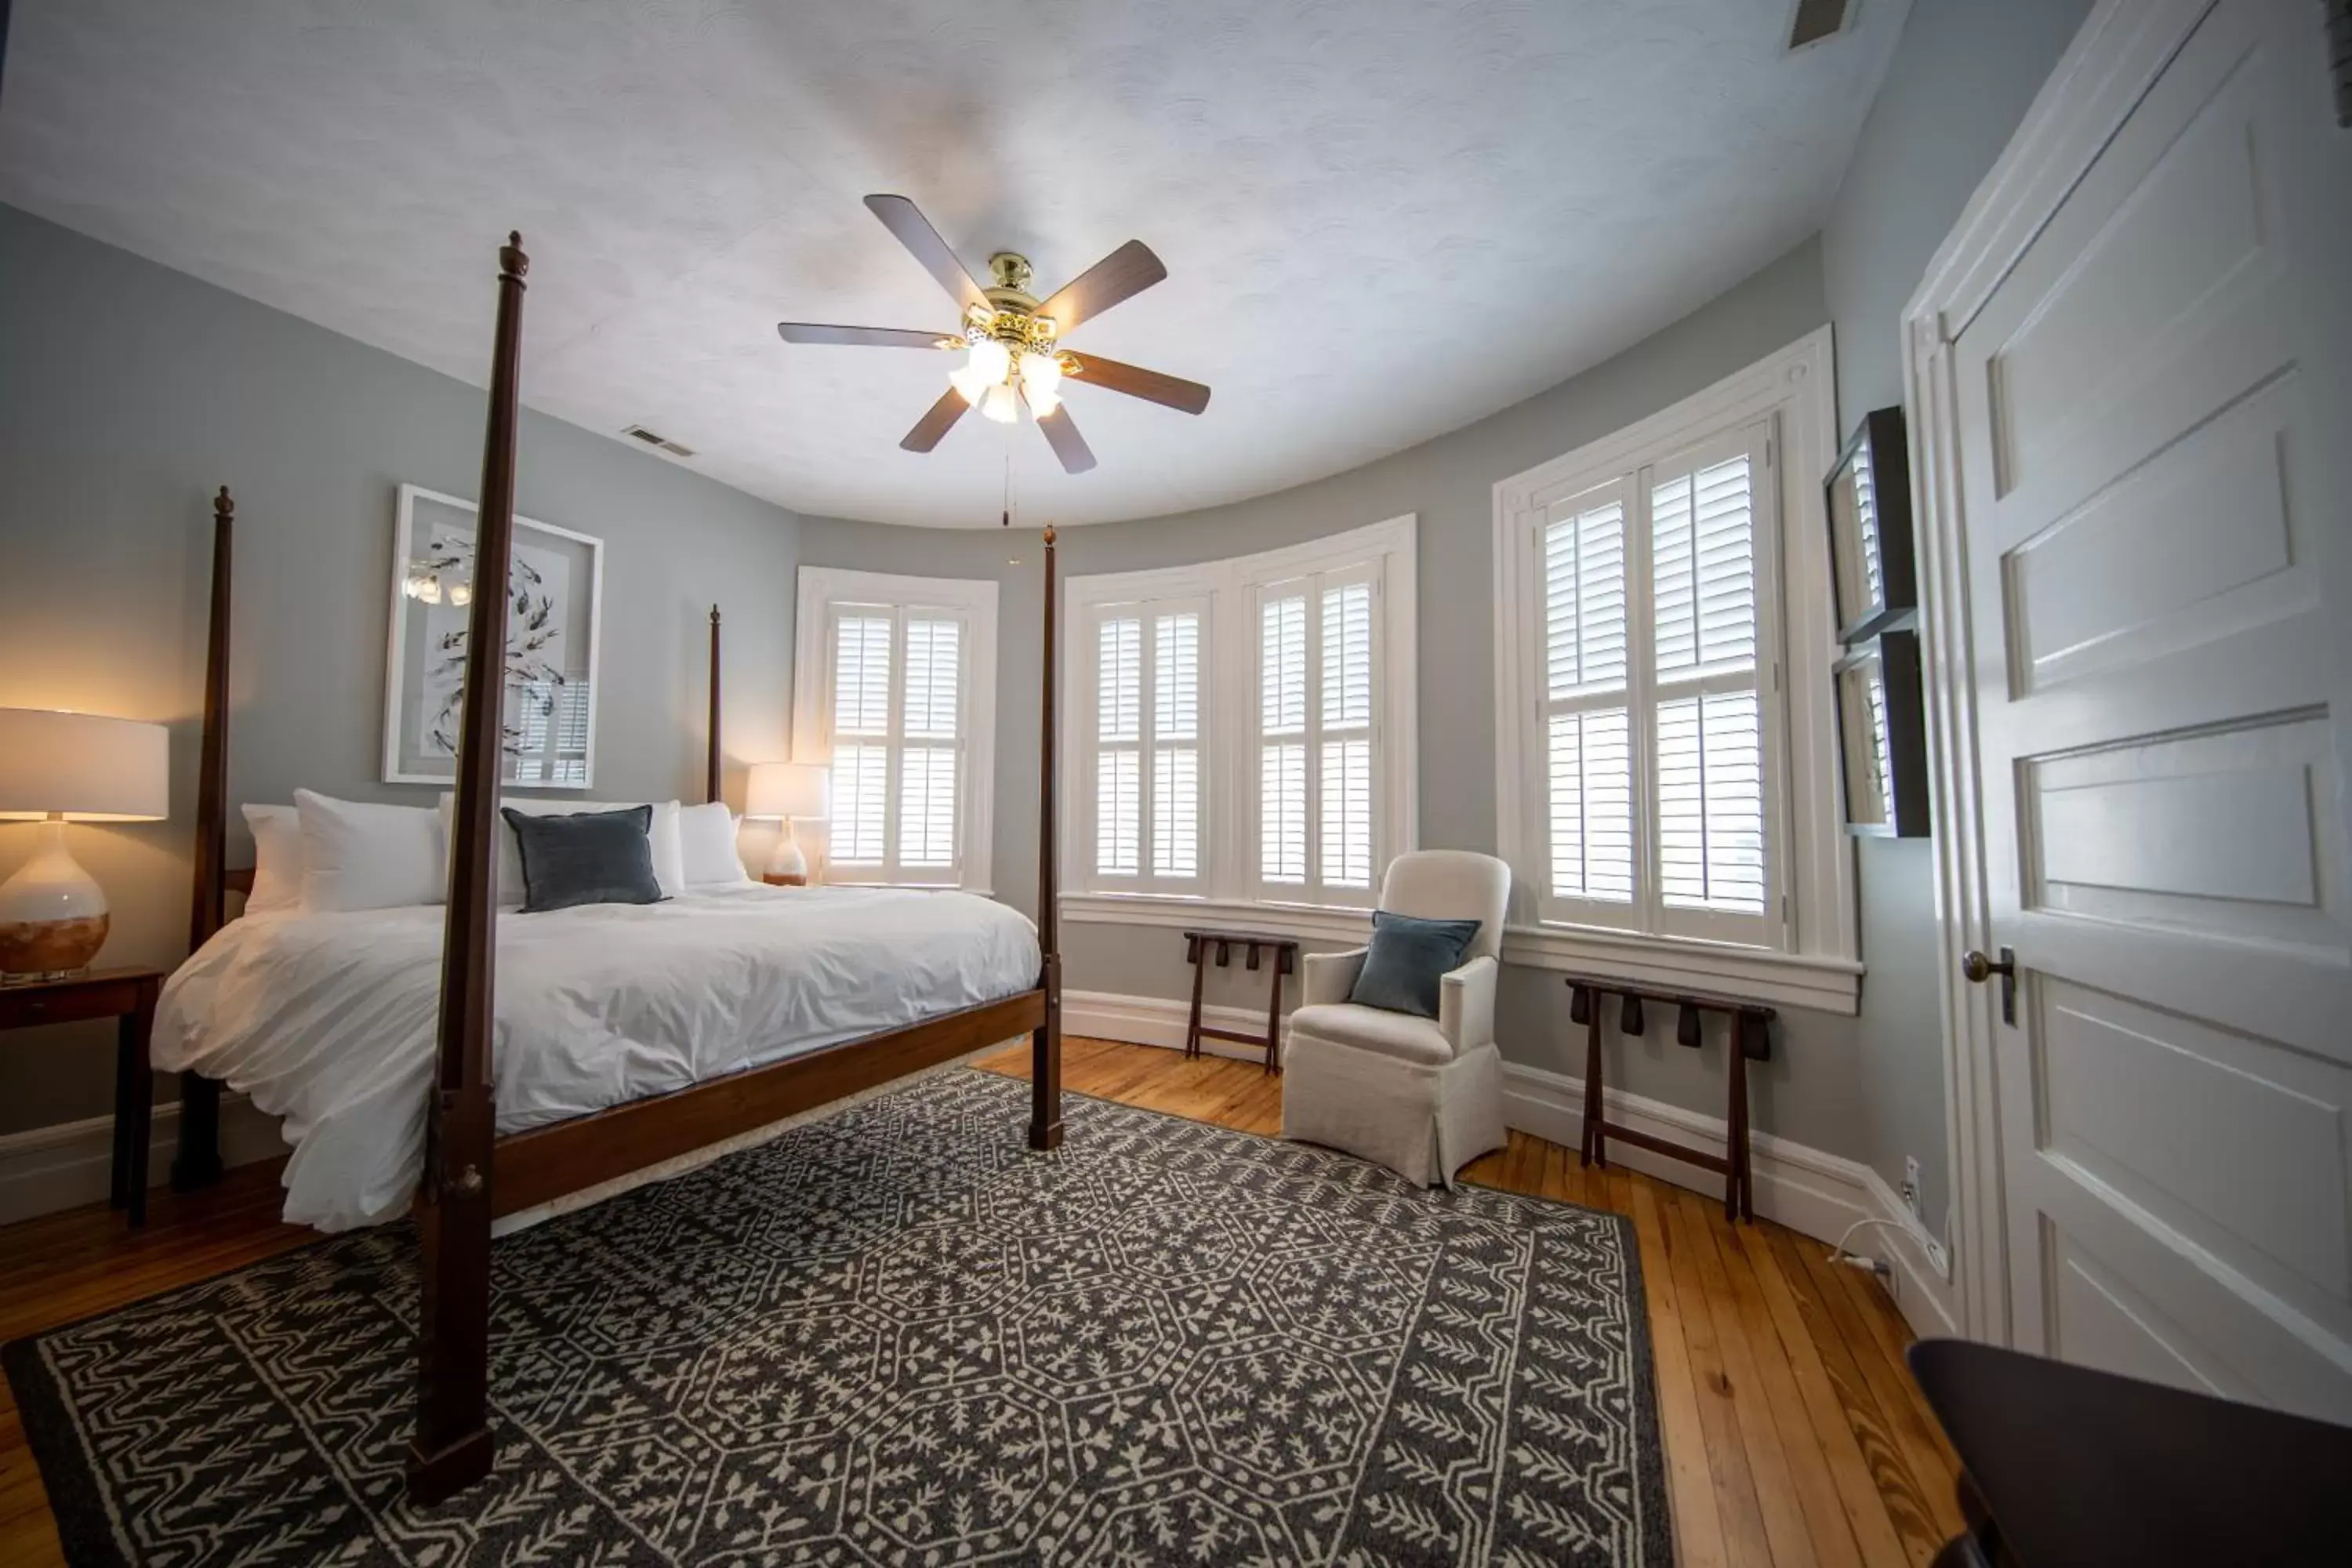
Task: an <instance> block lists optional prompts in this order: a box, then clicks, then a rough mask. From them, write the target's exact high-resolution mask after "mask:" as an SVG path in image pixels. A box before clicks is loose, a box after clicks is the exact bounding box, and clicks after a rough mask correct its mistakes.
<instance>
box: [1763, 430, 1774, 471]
mask: <svg viewBox="0 0 2352 1568" xmlns="http://www.w3.org/2000/svg"><path fill="white" fill-rule="evenodd" d="M1764 466H1765V467H1766V468H1770V467H1771V466H1772V437H1769V436H1767V437H1764Z"/></svg>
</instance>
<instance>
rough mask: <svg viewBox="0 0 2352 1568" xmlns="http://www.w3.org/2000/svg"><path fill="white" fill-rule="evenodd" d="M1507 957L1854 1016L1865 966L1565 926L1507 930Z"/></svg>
mask: <svg viewBox="0 0 2352 1568" xmlns="http://www.w3.org/2000/svg"><path fill="white" fill-rule="evenodd" d="M1503 962H1504V963H1516V964H1519V965H1521V966H1523V967H1525V968H1529V969H1550V970H1557V971H1560V972H1562V973H1570V974H1590V975H1592V976H1594V977H1595V978H1598V979H1606V980H1622V981H1625V982H1628V983H1629V984H1637V985H1646V986H1652V987H1654V988H1655V989H1657V990H1660V991H1675V990H1685V989H1687V990H1691V991H1706V992H1711V993H1713V994H1717V995H1719V996H1735V997H1738V999H1740V1000H1741V1001H1743V1002H1760V1003H1762V1004H1764V1005H1766V1006H1770V1007H1802V1008H1807V1009H1810V1010H1811V1011H1813V1012H1819V1013H1835V1014H1839V1015H1841V1016H1845V1017H1849V1018H1850V1017H1852V1016H1853V1015H1854V1014H1855V1013H1856V1012H1858V1011H1859V1010H1860V1008H1861V1005H1862V968H1863V966H1862V965H1861V964H1859V963H1855V962H1854V961H1853V959H1850V958H1832V957H1828V956H1826V955H1824V954H1821V953H1810V952H1767V951H1764V950H1763V949H1760V948H1740V947H1727V946H1725V945H1723V944H1721V943H1717V942H1690V941H1686V940H1683V939H1680V938H1676V937H1663V936H1631V935H1626V934H1622V933H1620V932H1616V931H1591V930H1585V929H1570V928H1568V927H1565V926H1527V925H1515V926H1508V927H1506V928H1505V929H1504V932H1503Z"/></svg>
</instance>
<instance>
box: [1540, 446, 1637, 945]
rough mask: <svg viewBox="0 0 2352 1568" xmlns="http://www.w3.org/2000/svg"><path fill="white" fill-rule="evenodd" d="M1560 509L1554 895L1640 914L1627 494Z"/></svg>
mask: <svg viewBox="0 0 2352 1568" xmlns="http://www.w3.org/2000/svg"><path fill="white" fill-rule="evenodd" d="M1552 510H1553V516H1552V518H1551V520H1550V521H1548V522H1547V523H1546V524H1545V525H1544V528H1543V531H1542V534H1541V536H1540V539H1539V544H1540V548H1541V550H1542V557H1543V580H1542V581H1543V590H1542V591H1543V596H1544V604H1543V625H1544V666H1545V668H1544V692H1545V699H1544V705H1545V713H1546V716H1547V719H1548V721H1549V747H1548V749H1547V753H1546V759H1545V773H1546V779H1545V783H1546V787H1547V793H1548V795H1549V818H1550V821H1549V827H1550V833H1549V848H1550V862H1551V864H1550V873H1551V874H1550V891H1551V896H1552V897H1553V898H1554V899H1556V900H1579V901H1591V902H1595V903H1601V904H1612V905H1625V906H1629V907H1630V906H1631V905H1632V903H1633V857H1634V843H1633V746H1632V743H1631V739H1630V731H1629V727H1628V725H1627V722H1626V713H1627V705H1628V703H1629V702H1630V701H1631V693H1630V690H1629V688H1628V686H1627V682H1626V672H1627V669H1628V668H1629V667H1628V663H1627V655H1626V640H1625V633H1626V627H1625V603H1626V594H1627V588H1626V577H1625V570H1626V551H1625V495H1624V487H1623V486H1622V484H1614V483H1612V484H1610V485H1606V486H1603V487H1601V489H1597V490H1592V491H1589V492H1587V493H1586V494H1583V495H1580V496H1577V497H1574V498H1572V499H1570V500H1568V501H1566V502H1563V503H1561V504H1560V505H1559V506H1556V507H1555V508H1553V509H1552ZM1602 918H1609V917H1607V916H1603V917H1602Z"/></svg>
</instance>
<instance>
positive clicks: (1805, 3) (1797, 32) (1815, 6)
mask: <svg viewBox="0 0 2352 1568" xmlns="http://www.w3.org/2000/svg"><path fill="white" fill-rule="evenodd" d="M1861 9H1862V0H1797V4H1796V9H1795V11H1794V12H1792V13H1791V14H1790V17H1789V52H1790V53H1791V54H1794V53H1795V52H1796V51H1797V50H1799V49H1801V48H1804V47H1807V46H1809V45H1811V44H1818V43H1820V42H1821V41H1822V39H1824V38H1834V37H1837V36H1838V35H1839V34H1840V33H1843V32H1844V31H1845V30H1846V28H1847V27H1849V26H1853V14H1854V13H1855V12H1856V11H1859V10H1861Z"/></svg>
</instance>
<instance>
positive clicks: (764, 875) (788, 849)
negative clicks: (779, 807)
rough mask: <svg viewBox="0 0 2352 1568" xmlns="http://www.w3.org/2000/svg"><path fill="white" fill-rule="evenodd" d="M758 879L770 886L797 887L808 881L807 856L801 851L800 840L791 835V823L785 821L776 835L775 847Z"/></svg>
mask: <svg viewBox="0 0 2352 1568" xmlns="http://www.w3.org/2000/svg"><path fill="white" fill-rule="evenodd" d="M760 879H761V881H763V882H765V883H767V884H768V885H769V886H770V887H772V888H797V887H801V886H803V885H804V884H805V883H806V882H807V881H808V857H807V856H806V855H804V854H803V853H802V852H801V841H800V840H799V839H798V838H797V837H793V825H792V824H791V823H789V822H787V823H785V824H784V827H783V831H782V833H779V834H778V835H776V847H775V848H774V849H773V850H772V851H771V852H770V854H769V856H768V864H767V868H766V869H764V870H763V871H761V874H760Z"/></svg>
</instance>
